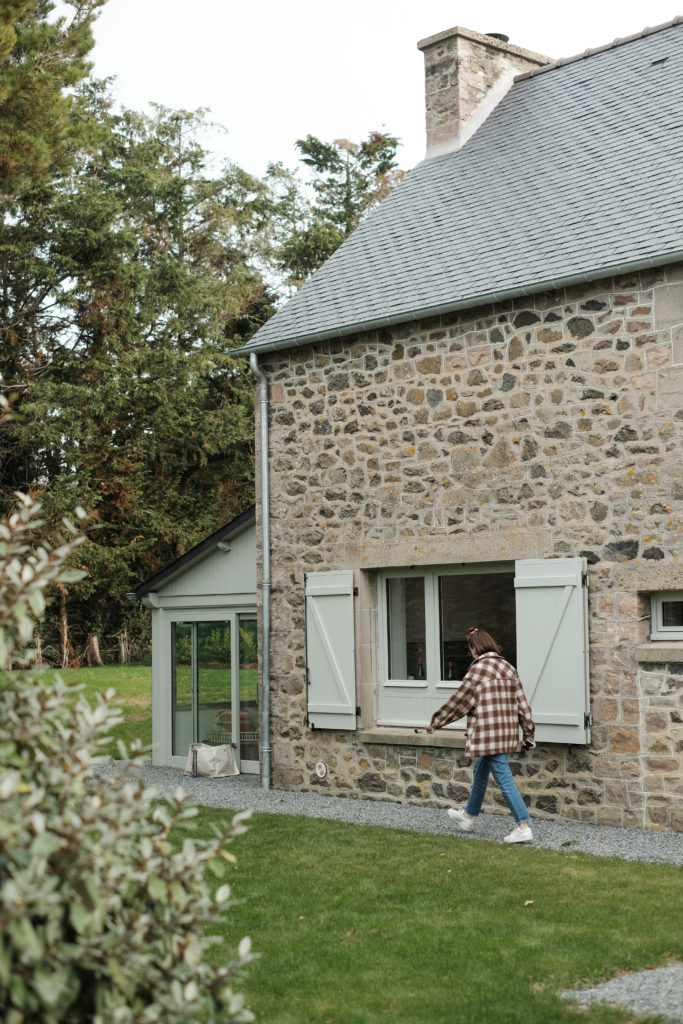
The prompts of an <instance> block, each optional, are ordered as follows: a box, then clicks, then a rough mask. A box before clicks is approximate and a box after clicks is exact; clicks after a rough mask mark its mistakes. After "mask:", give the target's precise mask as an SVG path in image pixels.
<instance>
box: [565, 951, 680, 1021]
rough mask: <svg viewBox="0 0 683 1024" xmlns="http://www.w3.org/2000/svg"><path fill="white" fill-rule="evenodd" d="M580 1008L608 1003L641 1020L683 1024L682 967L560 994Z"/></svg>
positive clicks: (613, 980) (631, 976)
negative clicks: (657, 1018)
mask: <svg viewBox="0 0 683 1024" xmlns="http://www.w3.org/2000/svg"><path fill="white" fill-rule="evenodd" d="M560 995H561V996H562V998H563V999H569V1000H571V1001H572V1002H573V1003H579V1004H580V1005H581V1006H590V1005H591V1004H592V1003H608V1004H609V1005H610V1006H618V1007H620V1008H621V1009H623V1010H628V1011H629V1012H630V1013H635V1014H636V1015H637V1016H638V1017H646V1016H650V1015H654V1014H657V1015H659V1016H660V1017H663V1018H664V1019H665V1020H673V1021H681V1020H683V964H674V965H673V966H672V967H656V968H655V969H654V970H651V971H639V972H638V973H637V974H625V975H624V976H623V977H621V978H613V979H612V980H611V981H606V982H604V983H603V984H602V985H596V986H595V988H588V989H579V990H575V991H571V990H570V991H567V992H560Z"/></svg>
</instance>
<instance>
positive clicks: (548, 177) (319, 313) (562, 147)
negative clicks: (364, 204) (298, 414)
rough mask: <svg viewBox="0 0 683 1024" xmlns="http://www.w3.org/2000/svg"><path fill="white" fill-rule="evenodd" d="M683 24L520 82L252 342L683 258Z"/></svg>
mask: <svg viewBox="0 0 683 1024" xmlns="http://www.w3.org/2000/svg"><path fill="white" fill-rule="evenodd" d="M682 196H683V21H682V20H681V19H680V18H676V19H675V20H674V21H673V22H670V23H668V24H667V25H665V26H661V27H659V28H657V29H655V30H653V29H649V30H646V33H643V34H641V35H640V36H637V37H630V38H629V39H628V40H617V41H616V43H615V44H612V45H611V46H609V47H604V48H600V49H599V50H593V51H587V52H586V54H583V55H581V56H580V57H577V58H571V59H569V60H566V61H558V62H556V63H555V64H552V65H549V66H548V67H547V68H542V69H540V70H539V71H536V72H533V73H531V74H527V75H522V76H520V77H519V78H518V79H516V80H515V84H514V85H513V86H512V88H511V89H510V91H509V92H508V94H507V95H506V96H505V98H504V99H503V100H502V101H501V102H500V104H499V105H498V106H497V107H496V108H495V110H494V111H493V112H492V113H491V114H490V116H489V117H488V119H487V120H486V121H485V122H484V123H483V125H482V126H481V127H480V128H479V130H478V131H477V132H476V133H475V134H474V135H473V136H472V138H471V139H470V140H469V141H468V142H467V143H466V144H465V145H464V146H463V147H462V148H461V149H460V150H458V151H457V152H454V153H448V154H446V155H444V156H438V157H433V158H431V159H429V160H424V161H422V163H420V164H418V165H417V167H415V168H414V169H413V170H412V171H411V172H410V173H409V174H407V175H406V177H405V178H404V179H403V181H402V182H401V183H400V185H398V187H397V188H396V189H394V191H393V192H391V193H390V195H389V196H388V197H387V198H386V199H385V200H384V201H383V202H382V203H381V205H380V206H379V207H377V208H376V209H375V210H374V211H373V212H372V213H371V214H370V215H369V216H368V217H367V218H366V219H365V220H364V221H363V222H362V223H361V225H360V227H359V228H358V229H357V230H356V231H355V232H354V233H353V234H352V235H350V236H349V238H347V239H346V241H345V242H344V244H343V245H342V246H341V247H340V248H339V249H338V250H337V251H336V252H335V253H334V255H333V256H332V257H331V258H330V259H329V260H328V261H327V262H326V263H325V264H324V265H323V266H322V267H321V268H320V269H319V270H318V271H317V272H316V273H315V274H314V275H313V276H312V277H311V279H310V280H309V281H308V282H307V283H306V284H305V285H304V287H303V288H302V289H301V291H299V292H298V293H297V294H296V295H295V296H294V297H293V298H292V299H291V300H290V301H289V302H288V303H286V304H285V305H284V306H283V307H282V308H281V309H280V310H279V311H278V312H277V313H276V314H275V315H274V316H273V317H272V319H270V320H269V321H268V322H267V323H266V324H265V325H264V326H263V327H262V328H261V329H260V331H258V333H257V334H256V335H255V336H254V337H253V338H252V339H251V341H250V343H249V345H248V346H247V348H246V350H241V351H243V352H245V351H254V352H258V351H259V350H260V349H266V350H270V349H275V348H288V347H291V346H294V345H298V344H303V343H307V342H311V341H315V340H320V339H323V338H330V337H338V336H343V335H346V334H352V333H356V332H357V331H359V330H365V329H372V328H375V327H381V326H389V325H390V324H392V323H399V322H402V321H408V320H413V319H417V318H418V317H425V316H429V315H433V314H436V313H441V312H446V311H451V310H454V309H458V308H465V307H473V306H476V305H479V304H481V303H484V302H491V301H497V300H500V299H504V298H507V297H511V296H516V295H524V294H533V293H535V292H539V291H543V290H548V289H552V288H553V287H558V286H560V285H565V284H570V283H575V282H579V281H582V280H591V279H595V278H597V277H601V276H608V275H609V274H610V273H621V272H626V271H628V270H631V269H636V268H637V267H644V266H656V265H661V264H663V263H666V262H670V261H672V260H682V259H683V201H682V198H681V197H682Z"/></svg>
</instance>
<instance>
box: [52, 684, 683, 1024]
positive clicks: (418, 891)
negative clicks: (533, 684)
mask: <svg viewBox="0 0 683 1024" xmlns="http://www.w3.org/2000/svg"><path fill="white" fill-rule="evenodd" d="M62 674H63V675H64V676H65V678H66V679H68V680H70V681H78V682H81V683H83V685H84V687H85V693H86V695H87V696H88V697H89V699H92V700H94V699H95V694H96V693H98V692H102V691H103V690H106V689H107V687H109V686H111V687H113V688H114V689H115V690H116V691H117V693H118V694H119V697H120V698H121V700H122V703H123V709H124V714H125V717H126V722H125V724H124V725H122V726H118V727H117V728H116V730H115V731H116V733H117V734H118V735H120V736H122V737H123V738H126V739H130V738H132V737H133V736H139V738H140V739H141V740H142V741H143V743H149V742H150V741H151V670H150V669H149V667H141V666H111V667H104V668H95V669H72V670H69V671H66V672H64V673H62ZM230 813H231V812H229V811H218V810H212V809H209V808H202V809H201V810H200V814H199V818H198V822H199V826H198V827H199V829H200V832H201V833H203V834H204V835H206V836H208V835H209V834H211V824H212V822H213V821H214V820H216V819H217V817H219V816H224V815H225V814H230ZM179 841H180V840H179ZM233 852H234V853H235V854H236V856H237V859H238V863H237V866H236V867H235V868H233V869H231V878H230V879H229V880H230V881H231V884H232V886H233V895H234V897H235V898H236V899H237V900H239V903H238V905H237V906H235V907H234V908H233V909H232V911H231V912H230V916H229V919H228V925H227V928H226V930H225V932H224V934H223V938H224V940H225V942H226V943H227V947H233V948H234V946H236V944H237V942H238V941H239V939H240V938H241V937H242V936H243V935H249V936H250V937H251V939H252V941H253V945H254V948H255V950H256V951H257V952H259V953H260V954H261V959H260V960H259V961H258V962H257V963H256V964H254V965H253V966H252V967H251V968H250V970H249V973H248V977H247V979H246V980H245V982H244V985H243V988H244V991H245V994H246V996H247V1002H248V1004H249V1005H250V1006H251V1008H252V1009H253V1010H254V1011H255V1012H256V1015H257V1020H258V1021H259V1022H260V1024H460V1022H462V1024H564V1022H566V1024H617V1022H620V1024H627V1022H628V1024H634V1021H635V1020H636V1018H633V1017H632V1016H630V1015H629V1014H626V1013H622V1012H621V1011H619V1010H616V1009H614V1008H608V1007H591V1008H589V1009H586V1010H582V1011H581V1012H576V1011H574V1010H572V1009H571V1007H569V1006H568V1005H567V1004H565V1003H564V1002H563V1001H562V1000H560V999H559V998H558V997H557V992H558V991H560V990H561V989H563V988H576V987H580V986H581V985H582V984H584V983H588V982H590V983H596V982H598V981H601V980H604V979H606V978H609V977H613V976H615V975H617V974H619V973H620V972H623V971H630V970H639V969H642V968H644V967H648V966H649V967H654V966H660V965H662V964H666V963H667V962H670V961H671V960H672V959H681V957H682V955H683V951H682V949H681V946H682V945H683V943H682V934H681V923H680V895H679V894H680V870H679V869H676V868H674V867H669V866H660V865H650V864H634V863H629V862H626V861H618V860H607V859H603V858H597V857H590V856H588V855H585V854H577V853H574V852H573V851H572V849H571V847H570V848H568V849H567V850H566V851H561V852H556V851H551V850H539V849H533V848H531V849H527V848H525V847H522V848H519V847H510V848H508V847H503V846H501V845H500V844H497V843H488V842H469V841H466V840H463V839H462V838H461V837H459V836H457V835H455V836H452V837H451V836H430V835H422V834H414V833H409V832H398V831H395V830H392V829H381V828H371V827H367V826H363V827H361V826H353V825H345V824H340V823H337V822H330V821H324V820H322V821H318V820H312V819H307V818H294V817H289V816H281V815H269V814H257V815H255V816H254V819H253V820H252V823H251V825H250V827H249V831H248V833H247V834H246V835H245V836H242V837H240V838H239V839H238V840H237V841H236V842H235V844H234V846H233ZM210 884H212V885H213V884H216V885H217V884H218V883H217V882H215V881H214V880H213V878H212V877H210ZM227 947H226V945H224V944H221V945H218V946H216V947H214V949H213V952H212V956H214V957H217V958H218V959H224V958H225V957H226V956H228V955H229V954H228V952H227ZM654 1020H655V1018H648V1021H654Z"/></svg>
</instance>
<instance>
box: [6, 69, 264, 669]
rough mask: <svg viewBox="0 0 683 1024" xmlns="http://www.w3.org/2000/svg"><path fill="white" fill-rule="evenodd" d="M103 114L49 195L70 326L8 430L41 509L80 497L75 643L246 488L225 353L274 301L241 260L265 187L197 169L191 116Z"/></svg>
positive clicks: (125, 617) (115, 625)
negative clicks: (61, 187)
mask: <svg viewBox="0 0 683 1024" xmlns="http://www.w3.org/2000/svg"><path fill="white" fill-rule="evenodd" d="M101 103H102V93H101V90H97V89H96V90H91V96H90V107H91V109H92V108H93V106H97V105H100V106H101ZM99 117H100V119H101V118H102V117H103V114H102V111H101V110H100V111H99ZM108 117H109V121H110V124H109V129H108V131H107V133H106V134H105V135H104V136H103V143H102V145H100V146H99V147H98V148H97V150H95V151H91V152H89V153H88V154H87V155H86V156H85V157H84V158H83V161H82V165H81V166H80V168H79V172H80V173H79V175H78V177H77V178H75V179H74V181H73V183H72V186H71V188H70V190H69V192H68V193H67V194H64V195H63V196H62V197H61V200H60V211H61V214H62V217H63V221H64V224H65V229H64V232H63V234H62V237H61V248H60V256H61V259H62V260H63V261H64V263H65V265H68V266H69V268H70V275H69V278H68V281H67V282H64V283H63V284H62V287H61V292H60V295H59V302H58V305H59V308H60V309H61V310H62V311H64V313H65V315H66V320H67V323H68V328H67V329H65V330H64V331H63V332H62V333H61V334H60V337H59V339H58V341H57V343H56V344H54V345H53V346H52V348H51V352H50V362H49V366H48V367H47V368H46V369H45V372H43V373H41V374H40V375H38V377H37V378H36V379H35V380H34V381H33V382H32V384H31V387H30V390H29V393H28V394H27V396H26V398H25V400H24V401H23V402H22V405H21V413H22V418H21V422H20V424H19V426H18V428H17V429H18V430H19V431H20V432H21V436H22V447H24V448H26V449H28V448H29V447H30V443H31V438H34V439H35V442H36V443H35V444H34V447H33V456H34V467H35V468H34V473H36V471H37V473H38V478H40V476H41V475H42V476H44V478H45V479H46V480H47V481H48V487H47V488H46V491H45V494H44V495H43V502H44V505H45V507H46V508H47V510H48V512H49V514H50V516H51V517H54V516H55V515H56V514H57V513H58V512H61V511H62V510H63V509H68V508H69V507H71V506H72V505H73V504H74V502H75V501H76V500H77V501H79V502H80V503H81V504H83V505H84V506H85V507H87V508H88V510H89V511H90V512H91V513H92V514H93V516H94V517H95V519H96V521H97V523H98V527H99V528H98V529H96V530H95V531H94V532H93V534H92V537H91V540H90V541H89V543H88V545H87V546H86V548H85V549H84V552H83V553H82V556H81V557H82V560H83V563H84V564H85V565H86V567H87V570H88V575H87V577H86V579H85V580H84V581H82V582H81V583H79V584H77V585H76V586H73V587H72V588H71V589H70V593H69V606H70V615H69V618H70V622H71V625H72V629H76V630H77V631H78V633H79V634H80V636H81V642H80V649H81V650H82V648H83V644H84V639H83V638H84V637H87V636H88V635H89V634H92V633H95V634H98V633H100V632H103V633H104V635H105V636H108V637H111V636H114V635H115V634H118V633H120V631H121V629H122V628H124V627H125V626H126V624H127V623H128V621H129V618H130V613H129V606H128V605H127V603H126V601H125V595H126V593H127V591H129V590H131V589H133V587H134V586H135V585H136V584H137V583H138V582H139V581H140V580H141V579H143V578H145V577H146V576H148V575H150V574H151V573H152V572H154V571H156V570H157V569H158V568H160V567H161V566H162V565H163V564H165V563H167V562H168V561H170V560H172V559H173V558H175V557H177V556H178V555H180V554H182V552H183V551H185V550H186V549H187V548H188V547H190V546H192V545H193V544H194V543H196V542H197V541H198V540H199V539H200V538H201V536H202V535H204V534H205V533H206V532H209V531H211V530H213V529H215V528H216V527H217V526H218V525H220V524H221V523H223V522H226V521H228V520H229V519H230V518H232V517H233V516H234V515H236V514H237V513H239V512H240V511H242V510H243V509H244V508H245V507H246V506H247V505H248V504H250V503H251V502H252V501H253V406H252V385H251V381H250V380H249V376H248V371H247V370H246V368H245V366H244V364H243V363H237V362H236V361H235V360H233V359H231V358H230V348H231V347H234V346H235V345H237V344H241V343H242V342H243V341H245V340H246V339H247V337H248V336H249V335H250V333H252V332H253V330H254V329H255V328H256V327H257V326H259V325H260V323H262V322H263V321H264V320H265V318H266V317H267V316H268V315H270V313H271V311H272V307H271V305H270V301H269V296H268V293H267V290H266V289H265V287H264V285H263V283H262V281H261V279H260V277H259V275H258V273H257V272H256V271H255V270H254V269H251V262H252V256H253V251H252V250H255V248H256V245H257V243H256V241H255V238H256V236H257V234H258V230H259V226H260V224H261V222H262V220H263V218H264V217H265V216H266V215H267V205H268V203H267V195H266V192H265V189H264V187H263V186H262V185H261V184H260V183H259V182H257V181H255V180H254V179H252V178H250V177H249V176H248V175H246V174H245V173H244V172H243V171H241V170H240V169H239V168H237V167H235V166H232V165H230V166H227V167H226V168H225V169H224V170H223V172H222V173H221V174H219V175H216V176H212V175H209V174H207V173H206V161H207V154H206V153H205V152H204V151H203V149H202V148H201V146H200V145H199V144H198V143H197V141H196V140H197V136H198V135H199V134H200V133H201V130H202V127H203V123H204V119H203V115H202V113H201V112H198V113H196V114H190V113H187V112H184V111H179V112H178V111H168V110H165V109H163V108H160V107H157V108H155V109H154V112H153V114H152V115H151V116H146V115H142V114H138V113H135V112H132V111H124V112H123V113H121V114H117V115H108Z"/></svg>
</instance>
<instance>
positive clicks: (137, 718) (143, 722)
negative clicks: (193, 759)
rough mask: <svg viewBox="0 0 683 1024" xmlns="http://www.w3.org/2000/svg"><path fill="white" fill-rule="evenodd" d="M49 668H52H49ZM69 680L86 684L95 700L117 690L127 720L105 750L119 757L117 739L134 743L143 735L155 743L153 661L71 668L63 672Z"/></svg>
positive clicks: (147, 743)
mask: <svg viewBox="0 0 683 1024" xmlns="http://www.w3.org/2000/svg"><path fill="white" fill-rule="evenodd" d="M48 671H49V670H48ZM59 674H60V675H61V676H62V678H63V679H64V681H65V682H67V683H70V684H74V683H81V684H82V685H83V688H84V689H83V693H84V696H85V697H86V698H87V700H89V701H90V702H91V703H94V702H95V700H96V697H97V694H98V693H104V692H105V690H108V689H109V687H111V688H112V689H114V690H116V693H117V696H118V699H119V702H120V705H121V711H122V712H123V717H124V721H123V722H122V723H121V725H115V726H114V728H113V729H112V730H111V736H112V742H111V744H110V746H109V747H108V748H106V750H105V752H106V753H108V754H110V755H111V756H112V757H118V756H119V754H118V749H117V746H116V741H117V740H119V739H121V740H123V741H124V742H125V743H127V744H130V743H131V742H132V741H133V740H135V739H139V740H140V742H141V743H142V745H143V746H144V747H149V746H151V744H152V669H151V668H150V666H149V665H101V666H98V667H97V668H69V669H62V670H61V671H60V673H59Z"/></svg>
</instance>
